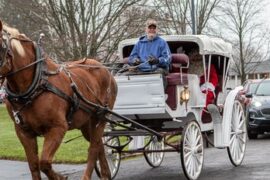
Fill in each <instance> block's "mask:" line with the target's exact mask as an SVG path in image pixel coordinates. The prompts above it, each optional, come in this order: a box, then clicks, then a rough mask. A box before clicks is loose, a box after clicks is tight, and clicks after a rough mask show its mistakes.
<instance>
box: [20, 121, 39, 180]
mask: <svg viewBox="0 0 270 180" xmlns="http://www.w3.org/2000/svg"><path fill="white" fill-rule="evenodd" d="M15 130H16V134H17V136H18V138H19V140H20V142H21V143H22V145H23V147H24V151H25V154H26V157H27V161H28V165H29V168H30V171H31V175H32V179H33V180H40V179H41V176H40V169H39V159H38V145H37V137H36V136H33V135H31V134H28V133H27V132H25V131H23V130H22V129H21V128H20V127H17V126H16V127H15Z"/></svg>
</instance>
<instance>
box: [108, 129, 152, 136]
mask: <svg viewBox="0 0 270 180" xmlns="http://www.w3.org/2000/svg"><path fill="white" fill-rule="evenodd" d="M147 135H153V134H152V133H150V132H148V131H144V130H136V131H127V130H113V131H107V132H104V136H147Z"/></svg>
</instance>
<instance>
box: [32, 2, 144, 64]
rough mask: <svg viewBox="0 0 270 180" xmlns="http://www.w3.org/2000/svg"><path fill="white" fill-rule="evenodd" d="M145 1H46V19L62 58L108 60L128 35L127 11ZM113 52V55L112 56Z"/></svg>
mask: <svg viewBox="0 0 270 180" xmlns="http://www.w3.org/2000/svg"><path fill="white" fill-rule="evenodd" d="M139 2H141V0H130V1H122V0H106V1H97V0H91V1H89V0H75V1H71V0H60V1H53V0H45V1H39V0H37V2H36V3H39V4H40V5H41V6H42V7H43V11H42V12H43V14H42V16H43V17H44V18H45V20H46V21H47V24H48V26H49V27H50V33H51V34H50V36H51V38H50V40H51V42H50V43H52V44H54V45H55V47H54V50H55V52H56V54H57V55H58V57H60V58H61V59H62V60H63V59H73V58H82V57H86V56H87V57H93V58H103V59H104V58H105V60H104V61H108V57H109V56H110V55H111V54H112V53H113V52H114V51H115V50H116V47H117V44H118V43H119V41H120V40H122V39H123V37H125V35H126V33H125V32H126V28H127V27H128V24H129V23H130V22H131V21H130V19H128V18H124V17H122V15H123V14H124V12H125V11H126V10H127V9H128V8H129V7H131V6H132V5H136V3H139ZM108 53H110V55H108Z"/></svg>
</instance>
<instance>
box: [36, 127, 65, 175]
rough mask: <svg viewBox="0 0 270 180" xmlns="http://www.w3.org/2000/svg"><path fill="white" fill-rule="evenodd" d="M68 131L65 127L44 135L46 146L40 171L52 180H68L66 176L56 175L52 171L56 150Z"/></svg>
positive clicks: (54, 129)
mask: <svg viewBox="0 0 270 180" xmlns="http://www.w3.org/2000/svg"><path fill="white" fill-rule="evenodd" d="M66 131H67V129H65V128H63V127H58V128H56V127H55V128H51V129H50V130H49V131H48V132H47V133H46V134H45V135H44V145H43V150H42V155H41V160H40V169H41V171H42V172H43V173H45V174H46V175H47V177H48V178H49V179H50V180H63V179H67V178H65V177H64V176H62V175H60V174H58V173H56V172H55V171H54V170H53V169H52V159H53V157H54V155H55V152H56V150H57V149H58V147H59V146H60V144H61V142H62V140H63V137H64V135H65V132H66Z"/></svg>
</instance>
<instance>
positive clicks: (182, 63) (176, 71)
mask: <svg viewBox="0 0 270 180" xmlns="http://www.w3.org/2000/svg"><path fill="white" fill-rule="evenodd" d="M188 65H189V58H188V56H187V55H186V54H172V62H171V69H170V73H169V74H168V75H167V76H166V80H167V88H166V94H168V98H167V100H166V103H167V104H168V106H169V107H170V108H171V109H172V110H175V109H176V108H177V101H178V99H177V94H176V93H177V91H176V86H177V85H186V84H188V78H187V74H186V73H187V70H188V69H187V68H188ZM184 67H185V68H184ZM180 68H182V69H181V71H180ZM181 76H182V77H181Z"/></svg>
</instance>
